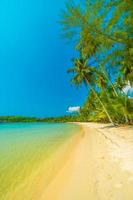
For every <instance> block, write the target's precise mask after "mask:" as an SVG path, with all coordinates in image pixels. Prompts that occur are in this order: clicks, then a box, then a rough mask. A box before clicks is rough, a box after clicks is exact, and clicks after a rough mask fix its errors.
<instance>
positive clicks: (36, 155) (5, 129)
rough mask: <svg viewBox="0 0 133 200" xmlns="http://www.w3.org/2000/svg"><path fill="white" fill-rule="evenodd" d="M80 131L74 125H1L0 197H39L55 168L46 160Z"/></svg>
mask: <svg viewBox="0 0 133 200" xmlns="http://www.w3.org/2000/svg"><path fill="white" fill-rule="evenodd" d="M79 131H80V127H79V126H78V125H75V124H61V123H59V124H54V123H52V124H51V123H14V124H1V125H0V200H33V199H35V200H38V199H39V194H41V192H40V191H41V190H43V185H42V184H44V182H43V181H44V179H45V173H46V174H47V171H48V170H49V168H50V167H53V166H51V165H50V164H49V165H47V162H49V159H50V157H52V156H53V155H54V154H55V152H57V150H58V149H59V148H60V147H61V146H63V145H64V144H65V143H66V141H68V140H69V139H70V138H71V137H72V136H74V135H75V134H78V132H79ZM57 162H58V160H57ZM49 173H52V170H51V172H50V171H49ZM43 176H44V177H43Z"/></svg>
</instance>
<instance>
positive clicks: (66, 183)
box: [40, 123, 133, 200]
mask: <svg viewBox="0 0 133 200" xmlns="http://www.w3.org/2000/svg"><path fill="white" fill-rule="evenodd" d="M80 125H81V126H82V127H83V130H84V133H83V134H82V136H81V137H80V140H78V141H76V144H75V145H74V148H73V149H71V152H70V153H69V156H67V158H66V160H65V162H64V161H63V162H64V165H62V167H61V168H60V170H58V173H57V174H55V175H54V176H53V178H52V179H51V182H50V183H49V184H48V185H47V187H45V188H44V191H43V193H42V195H41V197H40V200H133V127H120V128H114V127H111V126H109V125H102V124H95V123H80Z"/></svg>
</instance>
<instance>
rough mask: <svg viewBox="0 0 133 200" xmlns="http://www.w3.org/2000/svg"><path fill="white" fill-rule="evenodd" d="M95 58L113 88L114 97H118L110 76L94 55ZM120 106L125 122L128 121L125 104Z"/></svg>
mask: <svg viewBox="0 0 133 200" xmlns="http://www.w3.org/2000/svg"><path fill="white" fill-rule="evenodd" d="M95 59H96V61H97V63H98V65H99V67H100V69H101V70H102V72H103V74H104V76H105V78H106V79H107V80H108V81H109V82H110V84H111V86H112V89H113V91H114V94H115V96H116V97H119V95H118V92H117V91H116V89H115V86H114V84H113V83H112V81H111V80H110V78H109V77H108V74H107V73H106V71H105V70H104V69H103V67H102V65H101V64H99V61H98V59H97V57H96V56H95ZM122 107H123V108H122V110H123V115H124V118H125V122H126V123H128V122H129V120H128V117H127V114H126V108H125V106H123V105H122Z"/></svg>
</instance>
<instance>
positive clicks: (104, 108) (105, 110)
mask: <svg viewBox="0 0 133 200" xmlns="http://www.w3.org/2000/svg"><path fill="white" fill-rule="evenodd" d="M91 89H92V91H93V92H94V94H95V96H96V97H97V99H98V101H99V103H100V104H101V106H102V107H103V110H104V112H105V113H106V115H107V117H108V119H109V121H110V123H111V124H112V125H114V126H115V124H114V122H113V120H112V119H111V117H110V115H109V113H108V111H107V109H106V107H105V106H104V104H103V102H102V101H101V99H100V97H99V96H98V95H97V93H96V91H95V89H94V88H93V87H92V86H91Z"/></svg>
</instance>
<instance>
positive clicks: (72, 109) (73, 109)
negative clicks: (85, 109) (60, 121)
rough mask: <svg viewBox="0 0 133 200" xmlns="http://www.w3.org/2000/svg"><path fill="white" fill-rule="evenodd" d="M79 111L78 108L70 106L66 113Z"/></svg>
mask: <svg viewBox="0 0 133 200" xmlns="http://www.w3.org/2000/svg"><path fill="white" fill-rule="evenodd" d="M79 111H80V106H70V107H68V110H67V112H69V113H75V112H79Z"/></svg>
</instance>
